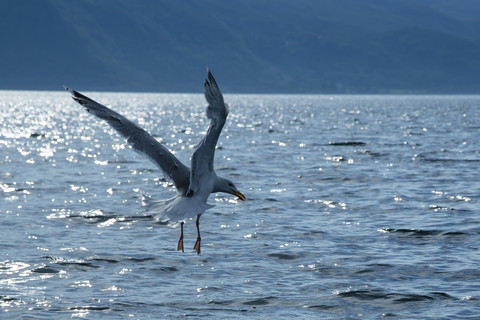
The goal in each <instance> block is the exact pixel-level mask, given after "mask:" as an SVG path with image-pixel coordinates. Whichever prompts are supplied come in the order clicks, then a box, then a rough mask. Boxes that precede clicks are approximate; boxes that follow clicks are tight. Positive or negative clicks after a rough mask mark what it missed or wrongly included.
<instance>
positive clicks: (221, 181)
mask: <svg viewBox="0 0 480 320" xmlns="http://www.w3.org/2000/svg"><path fill="white" fill-rule="evenodd" d="M213 192H224V193H229V194H232V195H234V196H237V197H238V198H239V199H240V200H242V201H245V200H246V199H247V198H245V196H244V195H243V193H241V192H240V191H238V189H237V187H235V184H233V182H232V181H230V180H228V179H226V178H222V177H217V181H216V183H215V188H214V189H213Z"/></svg>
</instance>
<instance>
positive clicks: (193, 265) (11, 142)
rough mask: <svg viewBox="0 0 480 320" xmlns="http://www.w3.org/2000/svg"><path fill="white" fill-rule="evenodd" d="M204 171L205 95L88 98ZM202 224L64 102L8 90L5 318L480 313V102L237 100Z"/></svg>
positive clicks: (0, 189)
mask: <svg viewBox="0 0 480 320" xmlns="http://www.w3.org/2000/svg"><path fill="white" fill-rule="evenodd" d="M86 94H87V95H89V96H91V97H92V98H93V99H95V100H97V101H99V102H101V103H104V104H105V105H107V106H109V107H112V108H113V109H115V110H116V111H118V112H119V113H121V114H123V115H125V116H127V117H128V118H130V119H132V120H135V121H136V122H137V123H138V124H140V125H141V126H142V127H144V128H145V129H146V130H147V131H149V132H150V133H151V134H153V135H154V136H155V137H156V138H157V139H159V140H160V141H162V142H163V143H164V144H165V145H166V146H167V147H168V148H169V149H170V150H172V151H173V152H174V153H175V154H176V156H177V157H179V158H180V159H181V160H182V161H183V162H184V163H186V164H188V163H189V161H190V156H191V154H192V152H193V151H194V148H195V146H196V144H197V143H198V142H199V141H200V139H201V138H202V137H203V135H204V134H205V131H206V129H207V127H208V121H207V118H206V116H205V106H206V103H205V100H204V98H203V96H202V95H201V94H136V93H135V94H133V93H99V92H87V93H86ZM225 100H226V102H228V103H229V105H230V115H229V117H228V120H227V123H226V126H225V128H224V130H223V132H222V135H221V137H220V140H219V144H218V148H217V150H216V160H215V161H216V162H215V165H216V168H217V173H218V174H220V175H223V176H226V177H229V178H230V179H232V180H233V181H234V182H235V183H236V185H237V187H238V188H239V190H241V191H242V192H243V193H244V194H245V196H246V197H247V201H245V202H242V201H239V200H237V199H235V197H233V196H230V195H224V194H217V195H211V196H210V199H209V203H211V204H215V205H216V206H215V207H214V208H212V209H210V210H208V211H207V212H206V213H205V214H204V215H203V216H202V218H201V220H200V228H201V232H202V253H201V254H200V255H197V254H196V252H195V251H194V250H193V245H194V243H195V239H196V230H195V223H194V222H193V223H192V222H189V223H187V224H185V247H186V248H187V250H186V251H185V253H182V252H179V251H177V250H176V246H177V241H178V238H179V235H180V228H179V226H178V225H172V224H166V223H161V222H159V221H158V220H157V219H156V217H155V216H152V215H150V214H148V213H147V212H145V210H144V208H143V207H142V203H143V199H144V197H152V198H155V199H163V198H167V197H171V196H172V195H173V194H174V189H173V187H172V185H171V183H170V182H169V181H166V180H165V179H164V178H163V175H162V173H161V172H160V170H158V169H157V167H156V166H155V165H154V164H153V163H151V162H150V161H149V160H148V159H147V158H144V157H143V156H142V155H141V154H137V153H135V152H134V151H133V150H132V149H131V148H130V147H128V145H126V144H125V141H124V139H122V138H121V137H120V136H119V135H118V134H117V133H116V132H115V131H113V130H112V129H111V128H110V127H109V126H108V125H107V124H106V123H104V122H103V121H101V120H98V119H96V118H95V117H94V116H93V115H91V114H89V113H87V112H86V111H85V110H83V108H82V107H81V106H80V105H78V104H76V103H75V102H74V101H73V100H72V99H71V98H70V97H69V95H68V94H67V93H66V92H28V91H25V92H22V91H0V319H71V318H79V319H164V318H165V319H183V318H186V317H187V318H189V319H293V318H294V317H295V318H298V319H478V318H479V315H480V96H402V95H393V96H361V95H360V96H329V95H225Z"/></svg>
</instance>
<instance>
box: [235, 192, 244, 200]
mask: <svg viewBox="0 0 480 320" xmlns="http://www.w3.org/2000/svg"><path fill="white" fill-rule="evenodd" d="M235 195H236V196H237V197H238V198H239V199H240V200H242V201H245V200H247V198H245V196H244V195H243V193H241V192H240V191H237V192H235Z"/></svg>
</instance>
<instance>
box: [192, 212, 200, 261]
mask: <svg viewBox="0 0 480 320" xmlns="http://www.w3.org/2000/svg"><path fill="white" fill-rule="evenodd" d="M199 221H200V215H197V241H196V242H195V245H194V246H193V249H194V250H195V251H197V254H200V241H201V240H202V238H200V227H199V226H200V222H199Z"/></svg>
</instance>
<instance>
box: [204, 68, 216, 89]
mask: <svg viewBox="0 0 480 320" xmlns="http://www.w3.org/2000/svg"><path fill="white" fill-rule="evenodd" d="M207 83H208V85H213V86H214V87H216V88H218V84H217V81H215V78H214V77H213V74H212V73H211V72H210V69H209V68H208V66H207V79H206V80H205V85H206V84H207Z"/></svg>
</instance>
